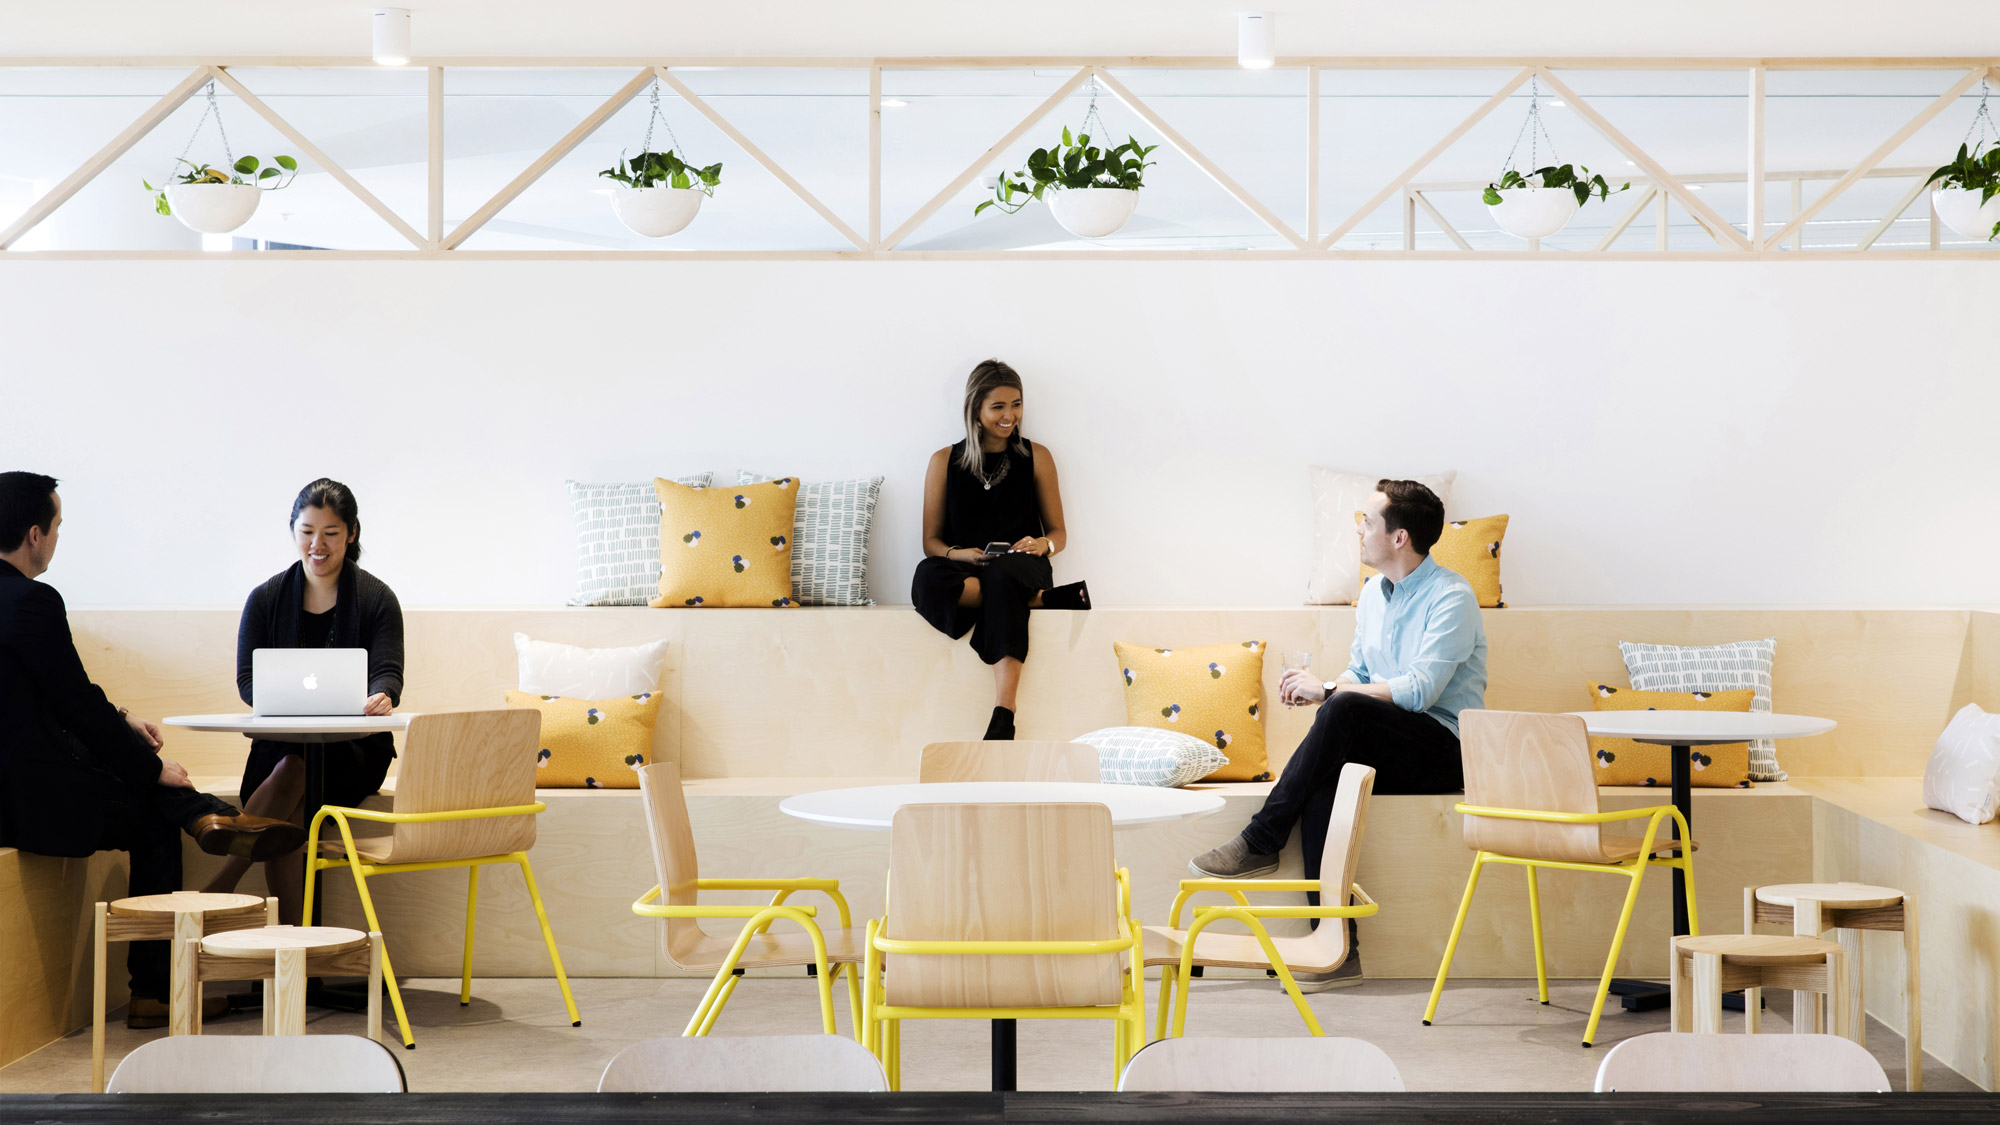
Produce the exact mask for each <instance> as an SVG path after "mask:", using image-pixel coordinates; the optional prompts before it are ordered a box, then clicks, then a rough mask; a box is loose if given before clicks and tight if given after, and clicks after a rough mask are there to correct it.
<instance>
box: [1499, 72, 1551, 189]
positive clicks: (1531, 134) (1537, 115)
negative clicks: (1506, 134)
mask: <svg viewBox="0 0 2000 1125" xmlns="http://www.w3.org/2000/svg"><path fill="white" fill-rule="evenodd" d="M1522 137H1526V138H1528V171H1529V172H1531V173H1532V172H1533V171H1534V170H1535V169H1537V168H1540V167H1541V166H1542V163H1541V160H1540V158H1539V156H1538V154H1539V153H1540V151H1541V148H1540V143H1541V142H1545V143H1547V145H1548V146H1549V163H1550V164H1557V163H1559V162H1560V160H1561V158H1560V157H1558V156H1557V155H1556V142H1555V140H1554V139H1553V138H1551V137H1550V136H1549V130H1548V126H1546V125H1544V124H1542V86H1541V82H1540V80H1539V79H1535V78H1530V79H1528V117H1527V119H1526V120H1524V121H1522V122H1521V131H1520V132H1518V133H1516V134H1514V147H1513V148H1510V149H1508V150H1507V163H1505V164H1502V165H1501V166H1500V174H1501V175H1502V176H1505V175H1506V174H1507V170H1508V169H1509V168H1512V167H1514V154H1515V153H1516V152H1519V151H1520V149H1521V138H1522Z"/></svg>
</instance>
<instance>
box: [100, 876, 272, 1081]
mask: <svg viewBox="0 0 2000 1125" xmlns="http://www.w3.org/2000/svg"><path fill="white" fill-rule="evenodd" d="M277 920H278V900H277V899H275V898H269V899H266V898H258V897H257V896H255V895H210V894H202V893H201V892H199V891H176V892H174V893H173V894H168V895H140V896H138V897H136V898H121V899H119V900H117V901H116V902H100V903H98V904H97V926H96V934H95V940H94V943H93V944H94V945H95V947H96V958H95V961H94V963H93V965H92V968H91V1007H90V1017H91V1018H90V1092H91V1093H93V1094H101V1093H103V1092H104V972H105V962H106V961H107V960H108V959H109V946H110V943H111V942H114V941H168V942H172V943H173V944H172V945H171V946H169V947H168V948H169V951H170V952H169V953H168V956H169V957H171V958H179V957H181V956H182V955H183V953H182V950H183V949H184V948H185V946H186V942H187V939H188V938H198V937H201V936H202V935H203V934H205V933H208V934H215V933H222V932H223V931H225V930H241V929H245V928H248V927H252V926H265V925H269V924H271V923H273V922H276V921H277ZM173 975H174V977H175V978H178V977H179V976H180V969H179V967H178V965H176V967H175V969H174V971H173ZM168 1003H169V1005H170V1006H171V1007H172V1008H173V1010H174V1012H175V1013H176V1014H174V1015H171V1016H169V1017H168V1022H169V1025H171V1024H172V1022H173V1021H174V1020H178V1019H180V1018H182V1013H180V1008H181V1007H182V1006H184V1005H186V1004H188V1003H192V1004H193V1005H194V1006H195V1007H196V1008H200V1007H201V994H200V993H194V994H193V995H192V997H191V998H190V997H189V996H184V995H182V994H181V993H180V992H179V991H178V990H174V991H172V992H170V994H169V996H168Z"/></svg>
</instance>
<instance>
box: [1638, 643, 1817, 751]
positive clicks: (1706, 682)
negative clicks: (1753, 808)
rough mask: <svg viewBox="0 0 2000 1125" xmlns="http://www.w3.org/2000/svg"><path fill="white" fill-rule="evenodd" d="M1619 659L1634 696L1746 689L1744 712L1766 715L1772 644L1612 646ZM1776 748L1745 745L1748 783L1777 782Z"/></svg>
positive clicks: (1763, 743) (1760, 742) (1764, 743)
mask: <svg viewBox="0 0 2000 1125" xmlns="http://www.w3.org/2000/svg"><path fill="white" fill-rule="evenodd" d="M1618 651H1619V652H1621V653H1623V654H1624V655H1625V674H1626V675H1627V676H1630V677H1631V679H1632V687H1633V688H1634V689H1636V690H1638V691H1740V690H1742V689H1743V688H1749V689H1751V690H1752V691H1754V692H1756V695H1754V696H1752V697H1751V700H1750V710H1752V711H1755V712H1758V713H1760V714H1769V713H1770V710H1771V664H1772V662H1773V661H1774V660H1776V659H1777V656H1778V639H1777V638H1776V637H1765V638H1764V639H1763V640H1761V641H1736V642H1734V643H1731V644H1726V645H1644V644H1632V643H1631V642H1628V641H1619V642H1618ZM1788 776H1790V775H1789V774H1787V773H1785V771H1784V770H1782V769H1779V768H1778V747H1777V744H1776V743H1774V742H1772V741H1771V740H1770V739H1768V738H1759V739H1756V740H1754V741H1753V742H1751V743H1750V777H1751V780H1753V781H1783V780H1785V778H1786V777H1788Z"/></svg>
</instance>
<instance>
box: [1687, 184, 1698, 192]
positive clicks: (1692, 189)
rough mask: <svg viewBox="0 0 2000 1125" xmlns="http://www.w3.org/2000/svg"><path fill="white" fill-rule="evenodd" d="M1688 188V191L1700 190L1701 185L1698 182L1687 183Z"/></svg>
mask: <svg viewBox="0 0 2000 1125" xmlns="http://www.w3.org/2000/svg"><path fill="white" fill-rule="evenodd" d="M1688 190H1689V191H1700V190H1701V185H1700V184H1689V185H1688Z"/></svg>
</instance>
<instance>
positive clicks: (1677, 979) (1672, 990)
mask: <svg viewBox="0 0 2000 1125" xmlns="http://www.w3.org/2000/svg"><path fill="white" fill-rule="evenodd" d="M1667 1030H1668V1031H1693V1030H1694V1024H1693V1023H1691V1022H1689V1020H1688V979H1687V970H1686V966H1684V965H1682V964H1681V942H1680V938H1678V937H1669V938H1667Z"/></svg>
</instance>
